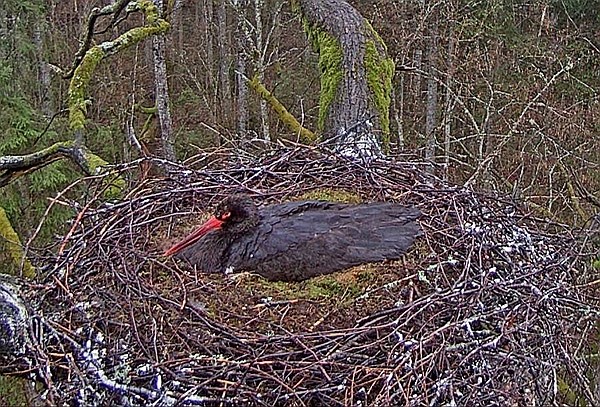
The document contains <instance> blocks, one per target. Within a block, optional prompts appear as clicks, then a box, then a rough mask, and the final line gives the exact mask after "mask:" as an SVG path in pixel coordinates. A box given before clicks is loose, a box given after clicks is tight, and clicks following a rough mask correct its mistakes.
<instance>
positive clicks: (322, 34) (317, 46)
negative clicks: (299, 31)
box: [303, 19, 344, 130]
mask: <svg viewBox="0 0 600 407" xmlns="http://www.w3.org/2000/svg"><path fill="white" fill-rule="evenodd" d="M303 25H304V31H305V32H306V34H307V36H308V40H309V41H310V43H311V44H312V46H313V48H314V50H315V51H316V52H317V53H318V54H319V68H320V69H321V93H320V95H319V120H318V126H319V129H320V130H323V128H324V127H325V121H326V119H327V116H328V114H329V108H330V106H331V104H332V103H333V101H334V100H335V97H336V95H337V89H338V86H339V84H340V82H341V80H342V77H343V71H342V60H343V58H344V54H343V50H342V47H341V45H340V42H339V40H338V39H337V38H335V37H333V36H332V35H330V34H329V33H327V32H326V31H324V30H322V29H320V28H318V27H315V26H313V25H311V24H309V23H308V22H307V21H306V19H303Z"/></svg>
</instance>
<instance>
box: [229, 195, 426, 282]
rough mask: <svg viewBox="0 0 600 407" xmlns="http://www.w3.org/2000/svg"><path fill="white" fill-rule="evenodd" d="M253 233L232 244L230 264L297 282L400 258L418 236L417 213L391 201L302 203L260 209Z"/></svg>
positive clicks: (270, 277)
mask: <svg viewBox="0 0 600 407" xmlns="http://www.w3.org/2000/svg"><path fill="white" fill-rule="evenodd" d="M260 216H261V219H260V223H259V226H258V227H257V229H256V230H255V232H254V233H252V234H249V235H247V236H244V237H242V238H240V239H238V240H237V241H236V242H234V244H232V245H231V247H230V248H231V250H230V253H229V261H228V263H229V265H230V266H232V267H233V268H234V269H235V270H238V271H241V270H248V271H255V272H257V273H258V274H260V275H262V276H263V277H265V278H267V279H271V280H287V281H298V280H305V279H307V278H310V277H314V276H317V275H321V274H328V273H332V272H335V271H338V270H343V269H346V268H349V267H352V266H356V265H359V264H363V263H370V262H377V261H382V260H393V259H398V258H400V257H401V256H402V254H403V253H405V252H406V250H407V249H408V248H409V247H410V245H411V244H412V243H413V241H414V239H415V237H417V236H418V235H419V234H420V228H419V226H418V224H417V222H416V219H417V218H418V217H419V216H420V212H419V210H418V209H416V208H408V207H405V206H402V205H399V204H395V203H370V204H362V205H350V204H340V203H331V202H322V201H302V202H292V203H286V204H281V205H273V206H269V207H266V208H264V209H263V210H261V212H260Z"/></svg>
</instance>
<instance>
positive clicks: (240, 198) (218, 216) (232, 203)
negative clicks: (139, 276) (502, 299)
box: [164, 195, 258, 256]
mask: <svg viewBox="0 0 600 407" xmlns="http://www.w3.org/2000/svg"><path fill="white" fill-rule="evenodd" d="M257 224H258V210H257V208H256V205H255V204H254V202H253V201H252V199H250V198H249V197H248V196H246V195H232V196H229V197H227V198H225V199H224V200H223V201H222V202H221V203H219V204H218V205H217V207H216V209H215V212H214V215H213V216H212V217H211V218H210V219H208V220H207V221H206V222H205V223H204V224H203V225H202V226H200V227H199V228H198V229H196V230H195V231H194V232H192V233H191V234H190V235H189V236H187V237H186V238H184V239H183V240H182V241H181V242H179V243H177V244H176V245H175V246H173V247H171V248H169V249H168V250H167V251H166V252H165V253H164V255H165V256H172V255H174V254H176V253H179V252H180V251H182V250H183V249H185V248H186V247H188V246H191V245H192V244H194V243H196V242H197V241H198V240H200V239H201V238H202V237H203V236H205V235H206V234H208V233H209V232H212V231H215V230H220V231H222V233H223V235H225V236H227V237H228V238H230V239H234V238H236V237H238V236H240V235H243V234H244V233H246V232H248V231H250V230H251V229H253V228H254V227H255V226H256V225H257Z"/></svg>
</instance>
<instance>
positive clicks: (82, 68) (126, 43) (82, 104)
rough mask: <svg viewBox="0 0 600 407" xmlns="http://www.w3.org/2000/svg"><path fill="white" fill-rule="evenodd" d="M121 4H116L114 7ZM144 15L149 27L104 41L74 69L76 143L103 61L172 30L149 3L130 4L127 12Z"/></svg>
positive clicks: (72, 118) (71, 106) (71, 101)
mask: <svg viewBox="0 0 600 407" xmlns="http://www.w3.org/2000/svg"><path fill="white" fill-rule="evenodd" d="M117 4H121V2H117V3H115V4H113V6H114V5H117ZM131 10H136V11H142V12H143V13H144V14H145V16H146V24H145V25H144V26H142V27H135V28H132V29H131V30H129V31H127V32H126V33H124V34H122V35H120V36H119V37H117V38H116V39H114V40H112V41H105V42H103V43H101V44H99V45H96V46H94V47H91V48H89V49H88V50H86V52H85V55H84V56H83V58H82V59H81V62H80V63H79V64H78V65H77V66H76V67H75V69H74V73H73V77H72V79H71V83H70V85H69V123H70V126H71V129H73V130H74V131H75V134H76V141H77V142H78V143H80V142H82V140H81V137H80V134H81V132H82V130H83V127H84V125H85V114H86V111H87V104H88V101H86V99H85V94H86V90H87V86H88V84H89V83H90V80H91V79H92V76H93V74H94V71H95V69H96V66H97V65H98V63H99V62H100V61H101V60H103V59H104V58H106V57H108V56H110V55H113V54H116V53H118V52H119V51H122V50H123V49H125V48H128V47H130V46H132V45H135V44H137V43H139V42H140V41H142V40H144V39H146V38H148V37H150V36H152V35H156V34H160V33H164V32H166V31H167V30H168V29H169V23H168V22H167V21H166V20H164V19H162V18H160V16H159V14H158V9H157V8H156V6H155V5H154V3H152V1H150V0H138V1H135V2H133V3H131V4H130V5H129V7H128V11H131Z"/></svg>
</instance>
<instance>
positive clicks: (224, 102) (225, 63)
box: [217, 1, 232, 128]
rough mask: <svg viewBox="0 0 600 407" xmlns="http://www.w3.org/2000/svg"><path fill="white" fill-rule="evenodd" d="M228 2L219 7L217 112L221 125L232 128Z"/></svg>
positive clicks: (219, 3)
mask: <svg viewBox="0 0 600 407" xmlns="http://www.w3.org/2000/svg"><path fill="white" fill-rule="evenodd" d="M225 3H226V2H225V1H220V2H218V6H217V33H218V41H219V45H218V47H219V74H218V77H219V84H218V89H219V92H218V96H219V107H220V109H219V110H217V112H218V116H219V118H220V121H221V124H222V125H223V126H224V127H225V128H231V123H232V119H231V112H232V97H231V81H230V78H229V68H230V66H231V43H230V36H229V34H228V32H227V8H226V4H225Z"/></svg>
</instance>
